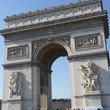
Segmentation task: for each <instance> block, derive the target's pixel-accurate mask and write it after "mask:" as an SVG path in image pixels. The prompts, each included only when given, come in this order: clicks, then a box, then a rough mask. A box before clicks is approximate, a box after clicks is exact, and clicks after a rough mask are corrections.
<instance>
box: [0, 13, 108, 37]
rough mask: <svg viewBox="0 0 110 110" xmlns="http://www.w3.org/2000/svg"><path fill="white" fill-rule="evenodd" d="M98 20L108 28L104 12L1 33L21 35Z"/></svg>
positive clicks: (6, 30) (5, 30)
mask: <svg viewBox="0 0 110 110" xmlns="http://www.w3.org/2000/svg"><path fill="white" fill-rule="evenodd" d="M98 18H100V19H102V20H104V22H105V25H106V26H105V27H108V24H107V22H106V18H107V11H102V12H96V13H90V14H86V15H80V16H76V17H70V18H63V19H60V20H54V21H48V22H45V23H39V24H32V25H27V26H22V27H16V28H11V29H4V30H1V31H0V33H1V34H2V35H3V36H5V35H9V34H15V33H19V32H20V33H21V32H26V31H31V30H36V29H44V28H48V27H50V26H55V25H60V24H61V25H62V24H67V23H78V22H84V21H85V22H86V20H92V19H98ZM104 18H105V19H104ZM106 33H107V35H108V32H107V29H106ZM107 37H108V36H107Z"/></svg>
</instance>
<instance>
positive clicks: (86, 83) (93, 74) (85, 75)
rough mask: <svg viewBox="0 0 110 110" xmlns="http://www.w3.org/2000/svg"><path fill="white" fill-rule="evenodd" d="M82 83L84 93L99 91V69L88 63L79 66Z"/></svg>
mask: <svg viewBox="0 0 110 110" xmlns="http://www.w3.org/2000/svg"><path fill="white" fill-rule="evenodd" d="M80 70H81V73H82V82H81V85H82V86H83V87H84V89H85V90H86V91H97V90H99V89H100V83H99V67H98V66H97V65H96V64H95V63H93V62H91V61H89V62H87V63H86V64H85V65H81V68H80Z"/></svg>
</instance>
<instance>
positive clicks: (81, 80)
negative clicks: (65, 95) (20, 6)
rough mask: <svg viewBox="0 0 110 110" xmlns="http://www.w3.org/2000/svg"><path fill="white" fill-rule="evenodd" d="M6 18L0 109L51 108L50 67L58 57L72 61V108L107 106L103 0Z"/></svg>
mask: <svg viewBox="0 0 110 110" xmlns="http://www.w3.org/2000/svg"><path fill="white" fill-rule="evenodd" d="M5 22H6V28H5V29H4V30H1V31H0V33H1V34H2V36H3V37H4V38H5V63H4V65H3V66H4V86H3V99H2V110H52V108H51V103H52V97H51V72H52V71H51V66H52V64H53V62H54V61H55V60H56V59H57V58H58V57H60V56H67V59H68V61H69V65H70V70H71V71H70V76H71V105H72V106H71V109H72V110H77V109H78V108H79V109H80V110H110V76H109V72H108V66H109V60H108V51H107V48H106V39H107V38H108V34H109V33H108V21H107V11H105V10H104V9H103V6H102V0H86V1H83V2H78V3H71V4H68V5H62V6H58V7H51V8H48V9H44V10H40V11H39V10H38V11H35V12H29V13H22V14H19V15H13V16H8V17H7V18H6V19H5ZM61 69H63V68H62V67H61ZM79 109H78V110H79Z"/></svg>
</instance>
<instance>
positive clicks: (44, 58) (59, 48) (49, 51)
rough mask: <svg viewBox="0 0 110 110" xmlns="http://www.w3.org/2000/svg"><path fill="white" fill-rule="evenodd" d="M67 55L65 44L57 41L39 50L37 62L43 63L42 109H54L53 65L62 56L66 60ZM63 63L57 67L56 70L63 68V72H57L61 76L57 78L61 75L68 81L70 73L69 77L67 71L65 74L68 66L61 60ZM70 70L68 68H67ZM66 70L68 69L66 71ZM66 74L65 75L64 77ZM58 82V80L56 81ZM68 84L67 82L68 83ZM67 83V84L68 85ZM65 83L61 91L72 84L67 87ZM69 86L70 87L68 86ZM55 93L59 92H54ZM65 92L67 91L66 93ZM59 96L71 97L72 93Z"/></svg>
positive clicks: (41, 78) (41, 83) (41, 80)
mask: <svg viewBox="0 0 110 110" xmlns="http://www.w3.org/2000/svg"><path fill="white" fill-rule="evenodd" d="M66 56H68V52H67V50H66V49H65V45H60V44H57V43H53V42H52V43H49V44H47V45H45V46H43V47H42V48H41V49H40V51H39V52H38V55H37V59H36V60H37V62H39V63H40V65H41V74H40V107H41V110H47V109H48V110H51V109H52V103H51V102H52V84H51V83H52V74H53V73H52V71H54V70H52V65H53V63H54V62H56V61H57V60H56V59H59V58H62V57H64V58H65V60H66V62H67V59H66ZM60 63H61V64H60V65H59V68H57V69H56V70H62V71H61V73H60V74H59V72H58V73H56V74H57V75H58V74H59V76H58V77H57V78H60V75H61V79H62V80H63V82H65V83H66V81H67V80H69V79H68V78H69V74H68V78H67V77H66V75H67V74H66V75H65V73H64V74H63V71H65V69H66V68H69V67H68V66H67V67H64V66H63V65H62V63H64V62H63V61H62V62H60ZM67 71H68V70H67ZM65 72H66V71H65ZM64 76H65V77H64ZM55 82H57V81H55ZM58 83H59V84H60V83H61V81H58ZM66 84H67V83H66ZM66 84H65V85H66ZM65 85H64V83H62V85H61V86H62V91H60V93H62V92H63V93H64V91H65V90H68V89H69V87H70V85H69V84H67V86H66V88H65ZM68 86H69V87H68ZM53 88H54V89H56V90H57V89H59V88H60V87H54V86H53ZM53 93H54V94H58V93H57V92H56V93H55V92H53ZM69 93H70V89H69ZM64 94H65V93H64ZM59 98H70V94H69V95H68V96H66V94H65V97H64V96H61V94H59Z"/></svg>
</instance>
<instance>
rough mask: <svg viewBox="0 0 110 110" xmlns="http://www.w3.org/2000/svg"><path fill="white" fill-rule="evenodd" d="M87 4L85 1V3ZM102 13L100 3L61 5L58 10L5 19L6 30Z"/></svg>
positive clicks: (53, 9) (52, 9) (47, 10)
mask: <svg viewBox="0 0 110 110" xmlns="http://www.w3.org/2000/svg"><path fill="white" fill-rule="evenodd" d="M86 2H87V1H86ZM99 11H102V7H101V2H100V1H92V3H91V2H90V1H88V2H87V3H85V2H79V3H77V5H76V4H74V3H71V4H70V5H68V6H67V5H66V6H64V5H62V6H61V7H60V8H59V7H56V8H50V9H45V10H43V11H42V10H41V11H36V12H29V13H27V14H23V13H22V14H19V15H14V16H10V17H7V18H6V19H5V21H6V24H7V25H6V28H13V27H21V26H25V25H30V24H37V23H41V22H47V21H53V20H56V19H62V18H68V17H72V16H79V15H84V14H88V13H94V12H99Z"/></svg>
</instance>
